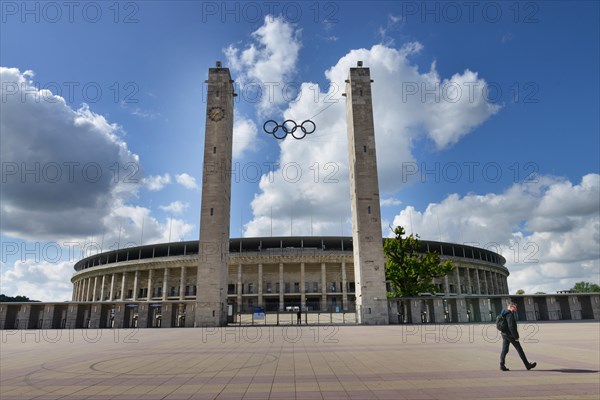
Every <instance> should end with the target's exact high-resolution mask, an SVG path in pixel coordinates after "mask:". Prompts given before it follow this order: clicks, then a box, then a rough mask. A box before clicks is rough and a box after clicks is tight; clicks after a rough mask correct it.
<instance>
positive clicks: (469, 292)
mask: <svg viewBox="0 0 600 400" xmlns="http://www.w3.org/2000/svg"><path fill="white" fill-rule="evenodd" d="M465 271H467V285H469V287H468V288H467V294H473V290H472V289H473V286H472V285H473V283H472V282H471V268H466V269H465Z"/></svg>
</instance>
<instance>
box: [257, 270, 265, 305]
mask: <svg viewBox="0 0 600 400" xmlns="http://www.w3.org/2000/svg"><path fill="white" fill-rule="evenodd" d="M257 306H258V307H264V303H263V265H262V264H261V263H259V264H258V304H257Z"/></svg>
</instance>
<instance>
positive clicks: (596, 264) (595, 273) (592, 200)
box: [393, 174, 600, 293]
mask: <svg viewBox="0 0 600 400" xmlns="http://www.w3.org/2000/svg"><path fill="white" fill-rule="evenodd" d="M599 204H600V175H598V174H588V175H585V176H584V177H583V178H582V180H581V183H579V184H576V185H574V184H572V183H571V182H569V181H568V180H565V179H561V178H556V177H544V176H540V177H538V182H531V183H525V184H515V185H513V186H511V187H510V188H508V189H507V190H506V191H505V192H504V193H501V194H492V193H489V194H486V195H476V194H469V195H466V196H464V197H460V196H458V195H456V194H453V195H450V196H448V197H447V198H446V199H444V200H443V201H442V202H440V203H439V204H430V205H429V206H428V207H427V208H426V209H425V210H424V211H423V212H420V211H416V210H415V209H414V208H413V207H411V206H407V207H406V208H404V209H403V210H402V211H401V212H400V213H399V214H398V215H397V216H396V217H395V218H394V221H393V225H394V226H397V225H402V226H404V227H406V230H407V232H408V233H413V232H414V233H418V234H419V235H420V236H421V237H422V238H423V239H433V240H439V239H440V238H441V240H443V241H450V242H460V243H470V244H473V245H476V246H479V247H484V248H490V249H491V250H494V251H496V249H497V248H499V249H500V250H501V252H502V254H503V255H504V257H505V258H506V259H507V267H508V268H509V270H510V272H511V275H510V276H509V286H510V288H511V292H514V291H515V290H517V289H524V290H525V291H526V292H528V293H534V292H536V291H545V292H551V291H555V290H560V289H569V288H571V287H572V286H573V284H574V283H575V282H577V281H581V280H586V281H592V282H598V281H599V278H600V277H599V273H600V261H599V260H600V210H599V206H598V205H599Z"/></svg>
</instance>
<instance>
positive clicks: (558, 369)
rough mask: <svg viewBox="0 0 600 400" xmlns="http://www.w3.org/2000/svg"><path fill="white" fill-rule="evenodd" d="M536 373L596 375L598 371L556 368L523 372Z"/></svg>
mask: <svg viewBox="0 0 600 400" xmlns="http://www.w3.org/2000/svg"><path fill="white" fill-rule="evenodd" d="M536 371H540V372H542V371H543V372H562V373H563V374H597V373H598V372H600V371H598V370H593V369H578V368H556V369H535V370H531V371H525V372H529V373H531V372H536Z"/></svg>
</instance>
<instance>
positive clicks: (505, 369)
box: [500, 365, 510, 371]
mask: <svg viewBox="0 0 600 400" xmlns="http://www.w3.org/2000/svg"><path fill="white" fill-rule="evenodd" d="M500 371H510V369H508V368H506V367H505V366H504V365H501V366H500Z"/></svg>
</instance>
